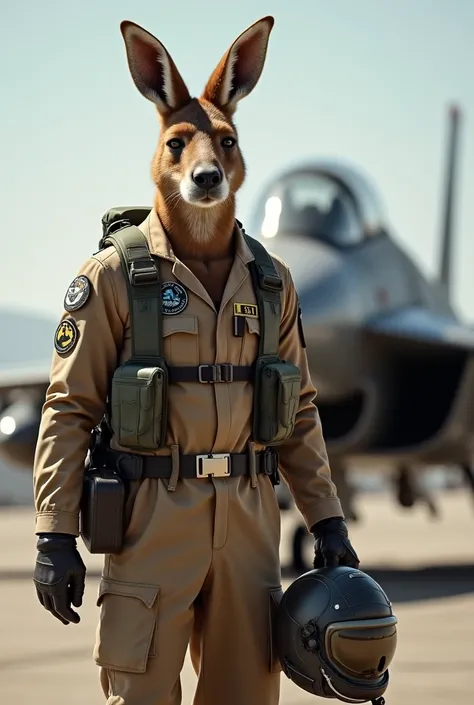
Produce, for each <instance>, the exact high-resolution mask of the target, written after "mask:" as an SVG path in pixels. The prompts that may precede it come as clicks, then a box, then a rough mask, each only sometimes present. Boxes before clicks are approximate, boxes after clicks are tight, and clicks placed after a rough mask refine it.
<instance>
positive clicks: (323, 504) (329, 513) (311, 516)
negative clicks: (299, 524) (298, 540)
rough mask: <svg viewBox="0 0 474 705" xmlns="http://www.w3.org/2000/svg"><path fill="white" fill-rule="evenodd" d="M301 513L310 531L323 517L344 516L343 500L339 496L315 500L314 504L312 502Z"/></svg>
mask: <svg viewBox="0 0 474 705" xmlns="http://www.w3.org/2000/svg"><path fill="white" fill-rule="evenodd" d="M301 513H302V515H303V519H304V521H305V523H306V526H307V527H308V531H311V527H312V526H313V525H314V524H316V522H318V521H322V520H323V519H330V518H331V517H341V518H344V512H343V511H342V506H341V502H340V501H339V499H338V498H337V497H327V498H325V499H320V500H318V501H317V502H314V504H310V505H309V507H306V508H305V509H304V511H302V512H301Z"/></svg>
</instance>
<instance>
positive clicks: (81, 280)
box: [64, 275, 91, 311]
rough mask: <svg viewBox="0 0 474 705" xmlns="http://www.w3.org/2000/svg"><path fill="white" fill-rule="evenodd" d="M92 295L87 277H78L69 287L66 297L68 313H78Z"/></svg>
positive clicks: (65, 302) (65, 304) (65, 303)
mask: <svg viewBox="0 0 474 705" xmlns="http://www.w3.org/2000/svg"><path fill="white" fill-rule="evenodd" d="M90 293H91V285H90V282H89V280H88V278H87V277H84V276H83V275H81V276H79V277H76V278H75V279H74V280H73V281H72V282H71V283H70V284H69V287H68V290H67V291H66V296H65V297H64V308H65V309H66V311H77V310H78V309H79V308H81V307H82V306H84V304H85V303H86V301H87V299H88V298H89V295H90Z"/></svg>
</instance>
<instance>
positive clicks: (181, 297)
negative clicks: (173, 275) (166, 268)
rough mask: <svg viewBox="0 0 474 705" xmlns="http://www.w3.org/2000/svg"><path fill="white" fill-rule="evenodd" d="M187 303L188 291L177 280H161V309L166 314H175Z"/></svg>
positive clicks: (182, 309)
mask: <svg viewBox="0 0 474 705" xmlns="http://www.w3.org/2000/svg"><path fill="white" fill-rule="evenodd" d="M187 305H188V292H187V291H186V289H185V288H184V287H183V286H181V284H178V282H163V284H162V285H161V310H162V311H163V313H164V314H165V315H166V316H175V315H176V314H177V313H181V311H184V309H185V308H186V306H187Z"/></svg>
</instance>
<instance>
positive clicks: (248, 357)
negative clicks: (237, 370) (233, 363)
mask: <svg viewBox="0 0 474 705" xmlns="http://www.w3.org/2000/svg"><path fill="white" fill-rule="evenodd" d="M259 345H260V321H259V320H258V318H245V330H244V335H243V338H242V353H241V358H240V364H241V365H251V364H253V362H255V360H256V358H257V356H258V346H259Z"/></svg>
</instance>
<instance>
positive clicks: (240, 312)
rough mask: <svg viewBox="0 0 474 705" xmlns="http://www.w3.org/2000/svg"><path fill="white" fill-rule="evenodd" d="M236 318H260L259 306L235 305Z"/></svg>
mask: <svg viewBox="0 0 474 705" xmlns="http://www.w3.org/2000/svg"><path fill="white" fill-rule="evenodd" d="M234 316H245V317H246V318H258V306H255V304H234Z"/></svg>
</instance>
